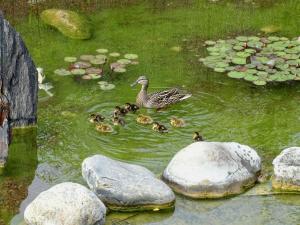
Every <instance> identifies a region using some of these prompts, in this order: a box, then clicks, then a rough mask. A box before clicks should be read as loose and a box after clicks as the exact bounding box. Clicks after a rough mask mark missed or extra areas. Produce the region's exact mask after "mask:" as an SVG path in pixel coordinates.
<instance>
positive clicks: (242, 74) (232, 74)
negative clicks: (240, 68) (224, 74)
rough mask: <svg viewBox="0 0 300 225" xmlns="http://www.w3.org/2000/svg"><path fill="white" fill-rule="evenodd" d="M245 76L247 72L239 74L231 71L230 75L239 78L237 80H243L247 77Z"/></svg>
mask: <svg viewBox="0 0 300 225" xmlns="http://www.w3.org/2000/svg"><path fill="white" fill-rule="evenodd" d="M245 75H246V73H245V72H237V71H231V72H229V73H228V76H229V77H231V78H237V79H240V78H243V77H245Z"/></svg>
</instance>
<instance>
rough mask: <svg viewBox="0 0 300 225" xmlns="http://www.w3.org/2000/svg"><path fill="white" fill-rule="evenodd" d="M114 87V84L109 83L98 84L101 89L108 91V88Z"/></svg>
mask: <svg viewBox="0 0 300 225" xmlns="http://www.w3.org/2000/svg"><path fill="white" fill-rule="evenodd" d="M115 87H116V86H115V85H114V84H109V83H106V84H101V85H100V89H101V90H103V91H109V90H112V89H114V88H115Z"/></svg>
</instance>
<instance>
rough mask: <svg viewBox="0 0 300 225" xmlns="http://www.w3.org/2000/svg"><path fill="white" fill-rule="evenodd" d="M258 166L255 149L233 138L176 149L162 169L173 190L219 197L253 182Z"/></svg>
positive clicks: (246, 186)
mask: <svg viewBox="0 0 300 225" xmlns="http://www.w3.org/2000/svg"><path fill="white" fill-rule="evenodd" d="M260 170H261V159H260V157H259V156H258V154H257V153H256V151H255V150H253V149H252V148H250V147H249V146H246V145H241V144H238V143H235V142H195V143H193V144H191V145H189V146H187V147H185V148H184V149H182V150H181V151H179V152H178V153H177V154H176V155H175V156H174V157H173V159H172V160H171V162H170V163H169V165H168V166H167V168H166V169H165V171H164V173H163V180H164V181H166V183H167V184H169V186H171V187H172V188H173V190H174V191H176V192H178V193H181V194H183V195H186V196H189V197H192V198H220V197H225V196H228V195H234V194H239V193H242V192H243V191H245V189H247V188H249V187H251V186H253V185H254V184H255V182H256V180H257V176H258V174H259V172H260Z"/></svg>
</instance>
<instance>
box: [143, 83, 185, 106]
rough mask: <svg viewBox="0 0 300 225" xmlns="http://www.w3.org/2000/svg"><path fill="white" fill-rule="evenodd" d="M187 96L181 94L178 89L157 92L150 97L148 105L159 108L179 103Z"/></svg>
mask: <svg viewBox="0 0 300 225" xmlns="http://www.w3.org/2000/svg"><path fill="white" fill-rule="evenodd" d="M184 96H186V94H183V93H181V91H180V90H179V89H178V88H173V89H169V90H166V91H160V92H155V93H152V94H150V95H149V101H148V103H149V104H151V105H152V106H155V107H157V108H163V107H165V106H167V105H170V104H173V103H176V102H179V101H180V100H181V99H182V98H183V97H184Z"/></svg>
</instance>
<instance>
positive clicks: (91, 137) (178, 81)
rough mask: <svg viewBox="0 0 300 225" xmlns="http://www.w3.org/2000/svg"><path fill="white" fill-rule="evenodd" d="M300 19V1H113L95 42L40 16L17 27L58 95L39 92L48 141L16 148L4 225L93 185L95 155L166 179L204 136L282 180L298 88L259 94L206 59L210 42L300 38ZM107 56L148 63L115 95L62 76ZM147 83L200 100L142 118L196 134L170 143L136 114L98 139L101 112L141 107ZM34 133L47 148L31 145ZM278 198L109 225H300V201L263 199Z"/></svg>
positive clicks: (256, 193) (184, 206) (293, 141)
mask: <svg viewBox="0 0 300 225" xmlns="http://www.w3.org/2000/svg"><path fill="white" fill-rule="evenodd" d="M241 2H242V3H241ZM299 12H300V4H299V3H298V2H297V1H296V0H285V1H275V0H274V1H271V0H269V1H264V3H260V1H251V0H250V1H247V0H245V1H234V0H232V1H229V0H228V1H225V0H220V1H206V0H199V1H192V0H185V1H130V4H127V5H123V4H120V5H118V4H115V3H114V4H112V5H111V6H110V5H109V4H108V5H106V7H105V8H103V9H99V10H96V11H94V12H92V13H90V14H89V16H90V19H91V21H92V24H93V30H94V35H93V37H92V39H90V40H85V41H78V40H71V39H68V38H66V37H64V36H63V35H61V34H60V33H59V32H57V31H55V30H53V29H51V28H49V27H46V26H44V25H43V24H42V23H41V21H39V20H37V19H36V18H35V17H30V18H28V19H23V20H22V21H21V22H18V23H17V24H16V25H15V27H16V29H17V31H18V32H20V33H21V35H22V37H23V39H24V41H25V43H26V45H27V47H28V49H29V51H30V53H31V55H32V57H33V59H34V61H35V63H36V65H37V66H39V67H42V68H44V73H45V75H46V77H47V81H49V82H51V83H52V84H53V85H54V89H53V90H51V91H52V92H53V94H54V96H53V97H51V98H45V97H44V96H42V93H40V97H41V98H40V101H39V111H38V128H37V132H34V131H30V132H28V133H30V134H28V133H26V132H25V133H26V134H20V138H15V140H14V142H13V144H12V147H11V150H10V151H11V155H10V158H12V159H11V160H12V161H13V162H9V164H8V165H12V166H8V168H6V170H5V171H4V172H3V173H2V174H3V175H2V176H1V177H0V187H1V185H2V186H3V187H10V185H14V186H15V187H16V188H17V189H18V191H17V192H16V193H18V194H15V195H12V194H10V195H9V196H8V197H6V198H5V197H4V200H3V199H2V198H0V202H3V201H5V200H6V201H11V202H12V204H7V205H6V204H0V218H1V219H2V221H1V219H0V224H1V222H2V223H3V224H22V213H23V211H24V208H25V207H26V205H28V204H29V203H30V201H31V200H32V199H33V198H34V197H35V196H36V195H37V194H39V193H40V192H41V191H43V190H45V189H47V188H49V187H50V186H53V185H54V184H57V183H60V182H64V181H74V182H79V183H82V184H84V181H83V179H82V177H81V163H82V161H83V160H84V159H85V158H86V157H88V156H91V155H94V154H103V155H106V156H109V157H111V158H114V159H118V160H121V161H124V162H129V163H134V164H139V165H142V166H145V167H147V168H148V169H150V170H151V171H153V172H154V173H155V174H157V176H160V175H161V173H162V171H163V170H164V168H165V167H166V166H167V164H168V162H169V161H170V159H171V158H172V157H173V156H174V154H175V153H176V152H177V151H179V150H180V149H181V148H183V147H185V146H186V145H188V144H190V143H192V141H193V140H192V134H193V132H195V131H199V132H200V133H201V134H202V135H203V136H204V138H205V139H206V140H208V141H236V142H239V143H243V144H247V145H249V146H251V147H253V148H255V149H256V150H257V152H258V153H259V155H260V156H261V157H262V160H263V172H264V173H265V174H270V173H272V164H271V163H272V160H273V158H274V157H275V156H276V155H278V154H279V153H280V151H281V150H282V149H284V148H286V147H291V146H299V145H300V123H299V122H300V117H299V115H300V105H299V101H300V85H299V82H298V83H297V82H294V83H290V84H288V85H287V84H278V85H272V84H271V85H267V86H266V87H256V86H254V85H252V84H250V83H248V82H245V81H242V80H237V79H231V78H229V77H227V76H225V75H224V74H222V73H216V72H213V71H212V70H211V69H209V68H206V67H204V66H203V65H202V63H200V62H199V61H198V59H199V58H200V57H205V56H206V55H207V52H206V51H205V47H204V46H203V44H204V41H205V40H218V39H226V38H227V37H235V36H237V35H258V33H261V31H260V28H261V27H264V26H268V25H280V27H281V29H280V31H279V32H278V33H277V34H276V35H278V36H285V37H288V38H293V37H297V36H299V33H300V21H299V20H298V19H297V18H298V17H299ZM261 35H263V34H261ZM99 48H104V49H108V50H109V51H110V52H120V53H123V54H125V53H135V54H138V56H139V59H138V61H139V64H138V65H136V66H131V67H129V69H128V71H127V72H126V73H122V74H117V75H116V77H115V78H114V80H113V81H111V82H112V83H114V84H115V85H116V88H115V89H113V90H110V91H102V90H101V89H100V88H99V85H97V81H95V80H90V81H83V80H78V79H74V78H73V77H72V76H65V77H64V76H58V75H55V74H54V73H53V71H54V70H56V69H57V68H61V67H65V68H66V67H67V66H68V64H67V63H66V62H64V57H66V56H80V55H83V54H96V49H99ZM139 75H147V76H148V77H149V79H150V91H155V90H163V89H165V88H169V87H181V88H182V89H185V90H188V91H189V92H191V93H192V95H193V96H192V98H190V99H189V100H187V101H185V102H183V103H180V104H177V105H174V106H172V107H170V108H168V109H166V110H162V111H158V112H157V111H156V110H145V109H142V110H141V112H142V113H144V114H149V115H151V116H152V117H153V118H154V120H156V121H160V122H162V123H163V124H166V125H168V123H169V120H170V118H171V117H172V116H176V117H179V118H183V119H184V120H185V122H186V124H187V125H186V126H185V127H184V128H178V129H174V128H170V132H169V133H168V134H164V135H161V134H159V133H155V132H153V131H152V130H151V128H149V127H147V126H142V125H138V124H136V122H135V117H136V115H134V114H131V115H129V116H127V117H126V123H127V124H126V126H125V127H120V128H115V131H114V132H113V133H112V134H105V135H103V134H99V133H98V132H97V131H96V130H95V126H94V125H92V124H91V123H89V121H88V117H89V114H90V113H91V112H95V111H97V112H100V113H101V114H103V115H104V116H106V117H109V116H110V114H111V113H112V110H113V108H114V107H115V106H116V105H121V104H124V103H126V102H134V101H135V97H136V95H137V93H138V91H139V89H138V87H135V88H131V87H130V84H131V83H132V82H133V81H135V80H136V78H137V77H138V76H139ZM169 127H170V126H169ZM24 135H25V137H24ZM34 135H36V141H37V143H35V141H34V138H33V139H32V138H31V139H30V138H28V136H29V137H32V136H34ZM24 140H26V141H24ZM20 143H21V144H20ZM36 152H37V154H36ZM14 162H15V163H14ZM24 171H26V172H24ZM12 180H13V181H15V182H14V183H16V184H11V183H12V182H10V181H12ZM5 185H6V186H5ZM20 189H22V190H20ZM27 189H28V190H27ZM269 189H270V182H269V181H267V182H266V183H264V184H260V185H257V186H256V187H255V188H254V189H253V190H250V191H249V192H246V193H245V194H242V195H240V196H236V197H233V198H229V199H222V200H209V201H204V200H191V199H188V198H185V197H182V196H180V195H177V196H176V197H177V199H176V206H175V210H174V211H168V212H155V213H154V212H153V213H138V214H135V213H111V214H109V215H108V217H107V224H136V225H142V224H195V225H196V224H214V225H216V224H251V225H253V224H272V225H274V224H291V225H292V224H297V223H299V221H300V195H288V194H284V195H268V194H261V193H268V192H264V191H262V190H269ZM2 190H3V191H4V192H5V193H6V194H7V193H8V190H5V188H2V189H0V193H1V191H2ZM27 192H28V193H27ZM3 196H5V195H3ZM26 196H27V197H26ZM24 199H25V200H24ZM13 201H15V202H16V203H15V202H13ZM19 211H20V212H19ZM18 213H19V214H18ZM237 215H238V216H237Z"/></svg>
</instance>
